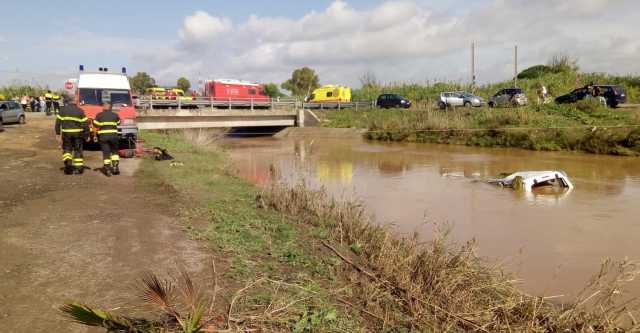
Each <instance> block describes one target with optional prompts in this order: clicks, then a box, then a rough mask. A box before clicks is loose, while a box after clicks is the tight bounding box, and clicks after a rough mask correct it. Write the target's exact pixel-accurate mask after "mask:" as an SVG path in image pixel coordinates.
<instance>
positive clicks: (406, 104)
mask: <svg viewBox="0 0 640 333" xmlns="http://www.w3.org/2000/svg"><path fill="white" fill-rule="evenodd" d="M376 105H377V106H378V107H379V108H387V109H388V108H405V109H408V108H410V107H411V101H410V100H408V99H406V98H404V97H402V96H400V95H398V94H382V95H380V96H378V101H377V102H376Z"/></svg>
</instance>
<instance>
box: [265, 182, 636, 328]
mask: <svg viewBox="0 0 640 333" xmlns="http://www.w3.org/2000/svg"><path fill="white" fill-rule="evenodd" d="M261 196H262V198H264V200H265V202H266V203H267V205H268V207H271V208H273V209H275V210H277V211H279V212H282V213H284V214H288V215H291V216H295V217H296V219H297V220H298V221H299V223H303V224H311V225H314V226H323V227H325V228H327V229H328V230H329V231H330V234H329V236H328V237H329V240H330V243H332V244H334V245H331V244H327V243H325V244H326V246H327V247H328V248H330V249H331V250H332V251H333V253H335V254H336V255H337V256H338V257H340V258H341V259H342V260H344V261H345V262H346V263H347V264H348V265H349V267H350V268H351V272H350V273H349V272H346V273H345V274H347V275H349V276H350V278H351V281H352V284H351V288H353V295H354V300H353V301H354V302H358V303H360V304H361V305H362V306H363V307H364V308H366V309H367V311H368V313H369V314H370V315H371V316H372V317H373V318H374V319H375V320H377V321H378V324H379V328H380V330H381V331H389V332H401V331H420V332H627V331H629V332H631V331H637V330H639V329H640V326H639V325H638V323H636V321H635V317H634V315H633V313H635V312H637V310H638V309H639V308H638V304H637V303H636V302H624V298H623V296H622V291H623V290H624V288H623V287H624V284H625V283H626V282H628V281H631V280H633V278H635V277H636V276H637V274H638V272H639V271H638V266H637V265H636V264H634V263H630V262H621V263H613V262H610V261H607V262H605V264H603V266H602V268H601V270H600V272H598V274H597V275H596V276H595V277H594V278H593V280H592V281H591V283H589V285H588V286H587V287H586V288H585V289H584V291H583V292H582V293H581V294H580V295H579V296H578V297H577V298H576V299H575V300H574V301H573V302H571V303H569V304H565V305H557V304H552V303H551V302H550V301H549V300H547V299H545V298H540V297H534V296H530V295H527V294H525V293H523V292H521V291H519V290H518V289H517V288H516V286H515V284H514V281H515V280H514V279H513V278H512V277H511V276H509V275H508V274H506V273H505V272H503V271H502V270H501V269H500V268H497V267H493V266H490V265H488V264H487V263H485V262H483V261H482V260H481V259H479V258H478V256H477V255H476V254H475V251H474V244H473V242H469V243H467V244H463V245H461V246H454V245H451V244H449V243H448V242H447V241H446V232H444V233H437V234H436V235H435V236H434V237H433V240H432V241H430V242H428V243H421V242H420V241H419V240H418V237H417V236H414V237H400V236H398V235H395V234H394V233H393V232H392V231H390V230H389V229H388V228H384V227H380V226H377V225H374V224H373V223H371V222H372V221H371V220H370V219H369V217H368V215H367V214H366V213H365V211H364V209H363V208H362V206H361V205H359V204H358V203H357V202H338V201H335V200H333V199H331V198H329V197H328V196H327V194H326V192H324V191H313V190H310V189H309V188H307V187H306V186H305V185H304V184H300V185H298V186H295V187H289V186H288V185H281V184H275V185H273V186H272V187H270V188H268V189H266V190H265V191H264V193H262V195H261Z"/></svg>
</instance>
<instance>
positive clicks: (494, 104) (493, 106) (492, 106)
mask: <svg viewBox="0 0 640 333" xmlns="http://www.w3.org/2000/svg"><path fill="white" fill-rule="evenodd" d="M487 105H489V107H490V108H492V109H493V108H495V107H496V103H494V102H489V104H487Z"/></svg>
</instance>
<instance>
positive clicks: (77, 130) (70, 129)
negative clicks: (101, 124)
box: [62, 128, 84, 133]
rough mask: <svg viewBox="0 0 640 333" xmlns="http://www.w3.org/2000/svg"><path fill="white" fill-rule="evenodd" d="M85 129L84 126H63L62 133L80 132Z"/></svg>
mask: <svg viewBox="0 0 640 333" xmlns="http://www.w3.org/2000/svg"><path fill="white" fill-rule="evenodd" d="M83 131H84V129H82V128H69V129H66V128H63V129H62V133H80V132H83Z"/></svg>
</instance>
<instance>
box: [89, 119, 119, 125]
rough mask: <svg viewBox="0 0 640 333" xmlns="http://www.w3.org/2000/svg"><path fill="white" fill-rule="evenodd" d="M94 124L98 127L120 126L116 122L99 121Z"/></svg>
mask: <svg viewBox="0 0 640 333" xmlns="http://www.w3.org/2000/svg"><path fill="white" fill-rule="evenodd" d="M93 123H94V124H96V125H98V126H118V123H117V122H115V121H105V122H99V121H97V120H94V121H93Z"/></svg>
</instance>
